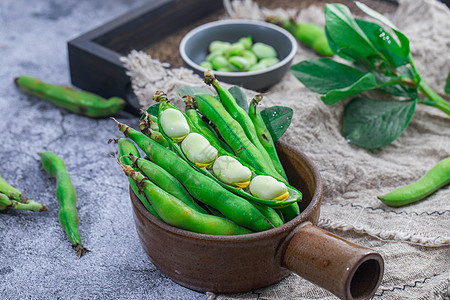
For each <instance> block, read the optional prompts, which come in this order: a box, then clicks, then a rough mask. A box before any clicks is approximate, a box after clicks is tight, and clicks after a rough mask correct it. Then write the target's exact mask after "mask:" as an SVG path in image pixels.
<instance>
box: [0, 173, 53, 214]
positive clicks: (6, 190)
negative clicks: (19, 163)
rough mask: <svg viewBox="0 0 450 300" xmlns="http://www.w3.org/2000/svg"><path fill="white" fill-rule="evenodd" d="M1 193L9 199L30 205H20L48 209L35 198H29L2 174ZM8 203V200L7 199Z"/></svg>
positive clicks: (34, 209) (39, 209) (36, 209)
mask: <svg viewBox="0 0 450 300" xmlns="http://www.w3.org/2000/svg"><path fill="white" fill-rule="evenodd" d="M0 193H2V194H4V195H5V196H6V197H7V198H8V199H9V200H11V201H17V202H18V203H23V204H26V205H28V206H23V205H20V207H29V208H32V209H29V210H33V211H46V210H48V208H47V207H46V206H45V205H43V204H41V203H38V202H36V201H34V200H30V199H28V197H26V196H25V195H24V194H23V193H22V192H21V191H19V190H18V189H16V188H15V187H13V186H12V185H10V184H9V183H8V182H7V181H6V180H5V179H4V178H3V177H1V176H0ZM5 203H6V200H5ZM16 206H17V205H16Z"/></svg>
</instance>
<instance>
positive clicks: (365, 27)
mask: <svg viewBox="0 0 450 300" xmlns="http://www.w3.org/2000/svg"><path fill="white" fill-rule="evenodd" d="M356 23H357V24H358V26H359V27H360V28H361V30H362V31H364V33H365V35H366V36H367V38H368V39H369V40H370V41H371V43H372V44H373V45H374V46H375V48H376V49H377V50H378V51H379V52H380V53H381V55H382V57H383V58H384V59H385V60H386V62H387V63H388V64H387V65H386V66H384V69H385V71H386V73H388V74H389V73H391V69H390V66H394V67H399V66H403V65H406V64H408V63H409V60H408V57H407V56H405V55H404V53H403V51H402V49H401V48H400V46H399V45H398V44H397V42H396V41H395V40H394V39H393V38H392V36H391V35H390V34H389V33H388V32H386V31H385V30H384V28H383V27H381V26H380V25H378V24H375V23H372V22H368V21H365V20H360V19H356ZM377 59H378V57H377Z"/></svg>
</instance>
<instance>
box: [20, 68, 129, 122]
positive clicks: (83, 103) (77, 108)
mask: <svg viewBox="0 0 450 300" xmlns="http://www.w3.org/2000/svg"><path fill="white" fill-rule="evenodd" d="M14 82H15V84H16V85H17V86H18V87H19V89H20V90H21V91H23V92H24V93H26V94H29V95H32V96H35V97H38V98H40V99H43V100H45V101H48V102H50V103H53V104H54V105H56V106H58V107H61V108H64V109H67V110H68V111H71V112H73V113H76V114H80V115H83V116H87V117H92V118H104V117H109V116H112V115H115V114H117V113H118V112H120V111H121V110H122V109H123V108H124V107H125V100H123V99H121V98H118V97H112V98H109V99H108V100H107V99H104V98H102V97H100V96H98V95H95V94H93V93H89V92H86V91H81V90H76V89H73V88H70V87H67V86H62V85H56V84H51V83H47V82H43V81H41V80H40V79H38V78H34V77H30V76H19V77H17V78H15V79H14Z"/></svg>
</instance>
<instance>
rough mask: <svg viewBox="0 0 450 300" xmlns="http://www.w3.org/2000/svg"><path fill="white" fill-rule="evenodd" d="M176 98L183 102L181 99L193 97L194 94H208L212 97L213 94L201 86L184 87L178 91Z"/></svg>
mask: <svg viewBox="0 0 450 300" xmlns="http://www.w3.org/2000/svg"><path fill="white" fill-rule="evenodd" d="M177 94H178V98H180V100H184V99H183V97H186V96H187V95H189V96H192V97H194V96H195V95H196V94H209V95H213V92H212V91H211V90H209V89H207V88H205V87H201V86H189V85H184V86H182V87H180V88H179V89H178V93H177Z"/></svg>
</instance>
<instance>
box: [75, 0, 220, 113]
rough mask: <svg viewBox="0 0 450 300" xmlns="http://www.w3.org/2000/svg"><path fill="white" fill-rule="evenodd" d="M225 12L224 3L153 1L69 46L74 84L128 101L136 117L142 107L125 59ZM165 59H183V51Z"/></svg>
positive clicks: (210, 0)
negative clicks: (181, 55) (139, 107)
mask: <svg viewBox="0 0 450 300" xmlns="http://www.w3.org/2000/svg"><path fill="white" fill-rule="evenodd" d="M221 9H223V6H222V1H221V0H152V1H149V3H148V4H146V5H144V6H142V7H139V8H137V9H135V10H133V11H130V12H128V13H126V14H124V15H123V16H120V17H118V18H116V19H114V20H112V21H111V22H108V23H106V24H104V25H102V26H100V27H98V28H96V29H94V30H92V31H89V32H87V33H85V34H83V35H81V36H79V37H77V38H75V39H73V40H71V41H69V42H68V56H69V66H70V76H71V80H72V84H73V85H74V86H76V87H78V88H80V89H83V90H86V91H90V92H93V93H96V94H98V95H101V96H103V97H105V98H109V97H112V96H118V97H122V98H124V99H126V100H127V101H128V103H129V105H128V106H127V110H128V111H132V112H133V111H135V110H136V108H138V106H137V103H135V102H134V101H133V95H132V91H131V84H130V79H129V77H128V76H127V75H126V74H125V69H124V67H123V65H122V62H120V60H119V58H120V57H121V56H124V55H127V54H128V53H129V52H130V51H131V50H132V49H136V50H146V49H148V48H149V47H150V46H151V45H153V44H155V43H157V42H160V41H162V40H164V39H165V38H167V37H170V36H171V35H172V34H173V33H174V32H176V31H178V30H180V29H185V30H190V28H191V27H192V28H193V26H197V25H195V24H197V23H199V22H207V21H208V20H207V17H208V16H209V17H211V16H212V15H214V14H215V13H217V12H218V11H219V10H221ZM163 53H164V54H166V55H168V56H179V54H178V48H177V49H168V50H167V52H163ZM152 57H153V53H152ZM155 58H159V57H157V56H156V57H155ZM161 58H162V59H161ZM161 58H160V59H161V61H165V60H164V57H161Z"/></svg>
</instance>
